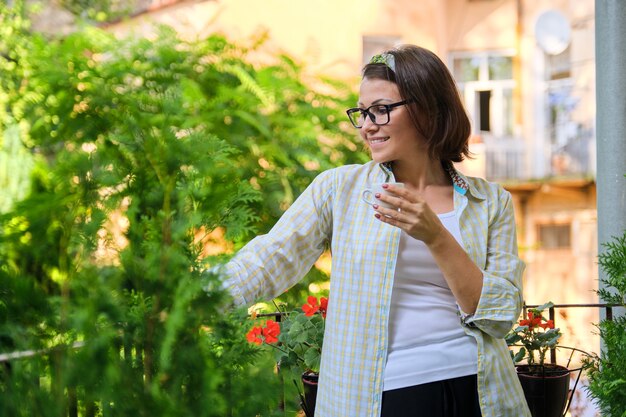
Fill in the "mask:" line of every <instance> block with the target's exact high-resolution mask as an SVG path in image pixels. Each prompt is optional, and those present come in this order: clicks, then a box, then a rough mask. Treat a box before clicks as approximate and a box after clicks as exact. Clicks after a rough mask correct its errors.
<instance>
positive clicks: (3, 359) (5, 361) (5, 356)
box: [0, 304, 615, 417]
mask: <svg viewBox="0 0 626 417" xmlns="http://www.w3.org/2000/svg"><path fill="white" fill-rule="evenodd" d="M535 307H538V305H532V304H524V306H523V313H524V315H526V312H527V310H528V309H529V308H535ZM565 308H600V309H603V310H604V312H605V316H606V318H607V319H608V320H612V318H613V309H614V308H615V306H613V305H609V304H555V305H554V306H553V307H551V308H550V309H549V313H548V314H549V318H550V320H554V321H555V323H556V314H555V311H556V310H557V309H565ZM259 316H265V317H272V318H274V319H275V320H276V321H280V319H281V315H280V313H267V314H262V315H259ZM83 346H84V344H83V343H82V342H77V343H75V344H73V345H69V346H68V345H61V346H57V347H54V348H50V349H44V350H27V351H18V352H5V353H1V354H0V366H5V367H10V365H9V363H10V362H12V361H18V360H24V359H26V358H30V357H35V356H42V357H43V356H48V357H52V356H54V355H55V354H56V353H59V352H60V351H62V350H67V349H80V348H82V347H83ZM568 349H572V350H573V351H579V350H578V349H575V348H568ZM556 353H557V352H556V350H553V351H552V352H551V355H550V361H551V362H552V363H556V361H557V357H556ZM570 359H571V357H570ZM279 376H280V373H279ZM578 378H580V373H579V376H578ZM576 382H577V383H578V380H577V381H576ZM66 395H67V398H66V404H67V416H68V417H77V416H78V403H79V399H78V395H77V389H76V387H74V388H71V389H68V391H67V393H66ZM95 410H96V408H95V406H93V407H88V411H87V412H86V414H85V415H86V416H87V417H90V416H95V415H96V412H95ZM100 412H101V413H102V410H100ZM100 415H102V414H100Z"/></svg>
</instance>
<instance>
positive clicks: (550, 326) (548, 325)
mask: <svg viewBox="0 0 626 417" xmlns="http://www.w3.org/2000/svg"><path fill="white" fill-rule="evenodd" d="M539 327H543V329H544V330H546V329H554V321H553V320H548V321H547V322H545V323H543V324H539Z"/></svg>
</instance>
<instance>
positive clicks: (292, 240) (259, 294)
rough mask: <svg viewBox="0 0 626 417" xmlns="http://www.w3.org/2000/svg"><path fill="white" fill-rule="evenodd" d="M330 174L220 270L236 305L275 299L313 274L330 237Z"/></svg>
mask: <svg viewBox="0 0 626 417" xmlns="http://www.w3.org/2000/svg"><path fill="white" fill-rule="evenodd" d="M333 172H334V171H333V170H329V171H325V172H323V173H322V174H320V175H318V176H317V177H316V178H315V180H313V182H312V183H311V185H309V187H307V189H306V190H305V191H304V192H303V193H302V194H301V195H300V196H299V197H298V198H297V199H296V201H295V202H294V203H293V204H292V205H291V207H289V209H287V211H286V212H285V213H284V214H283V215H282V216H281V218H280V219H279V220H278V222H277V223H276V224H275V225H274V227H273V228H272V229H271V230H270V231H269V232H268V233H267V234H265V235H260V236H257V237H255V238H254V239H252V240H251V241H250V242H249V243H248V244H247V245H246V246H244V247H243V248H242V249H241V250H239V251H238V252H237V253H236V254H235V256H234V257H233V258H232V259H231V260H230V261H229V262H228V263H227V264H226V265H225V266H224V267H222V268H221V271H220V272H221V274H222V276H223V277H224V279H225V281H224V286H225V287H226V288H227V289H228V290H229V292H230V293H231V294H232V295H233V297H234V301H235V303H236V304H238V305H247V304H251V303H253V302H255V301H258V300H261V299H271V298H274V297H277V296H279V295H280V294H282V293H283V292H284V291H286V290H287V289H289V288H290V287H291V286H293V285H294V284H295V283H296V282H298V281H299V280H300V279H302V277H303V276H304V275H305V274H306V273H307V272H308V271H309V270H310V269H311V266H312V265H313V263H314V262H315V261H316V260H317V259H318V258H319V256H320V255H321V254H322V252H323V251H324V249H325V247H326V244H327V242H328V241H329V240H330V237H331V230H332V195H333V177H334V176H333Z"/></svg>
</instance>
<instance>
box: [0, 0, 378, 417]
mask: <svg viewBox="0 0 626 417" xmlns="http://www.w3.org/2000/svg"><path fill="white" fill-rule="evenodd" d="M23 14H24V12H23V10H22V9H21V8H20V7H18V6H15V7H13V8H9V7H7V6H5V5H0V27H2V29H0V30H2V31H3V34H4V35H5V36H3V37H0V69H1V70H2V71H3V76H2V78H1V79H0V134H6V132H9V129H15V128H16V127H18V128H19V129H18V130H19V132H18V133H17V135H18V137H19V139H20V142H21V146H22V148H21V149H22V150H23V151H25V152H26V154H27V155H28V158H26V157H25V160H26V159H28V160H29V161H31V162H30V164H31V166H29V167H27V168H28V169H26V172H27V173H28V175H26V177H27V179H28V185H27V187H26V188H27V191H28V192H25V193H23V194H21V195H18V194H16V193H12V194H10V195H9V196H8V197H7V198H10V201H11V204H10V208H9V209H7V210H8V211H7V212H6V213H4V214H2V215H1V217H0V297H1V298H0V354H9V353H11V352H28V351H30V352H36V354H32V355H30V356H28V357H24V358H21V359H13V360H11V361H8V362H1V365H0V397H1V398H0V415H10V416H61V415H67V412H68V410H69V411H72V408H76V409H77V413H78V414H79V415H84V416H95V415H103V416H111V415H115V416H252V415H257V414H260V415H264V416H270V415H275V414H276V413H280V407H279V406H278V402H279V401H280V399H281V396H282V389H281V388H280V386H279V378H277V376H276V375H275V372H274V363H273V360H272V357H271V355H270V354H265V353H263V352H262V351H260V350H258V349H255V348H254V347H252V346H249V344H247V343H246V342H245V331H246V330H247V328H246V327H244V326H241V323H242V321H243V320H245V314H246V312H245V311H239V310H237V311H230V309H229V307H228V306H229V299H228V296H227V295H226V294H224V292H223V291H222V289H221V283H220V282H218V281H217V278H216V277H214V276H211V275H209V274H206V273H204V272H203V271H205V269H206V267H207V265H208V264H210V263H211V262H212V261H213V260H214V258H217V259H215V260H216V261H217V260H221V259H222V258H224V257H226V256H228V255H227V252H228V251H229V250H228V249H227V248H235V249H236V248H237V247H239V246H240V245H242V244H244V243H245V242H246V241H247V240H249V239H250V238H251V237H252V236H254V235H255V234H256V233H259V232H263V231H265V230H267V229H269V227H271V225H272V224H273V223H274V222H275V221H276V219H277V217H278V216H279V215H280V214H281V213H282V211H283V210H284V209H285V208H286V207H287V206H288V205H289V204H290V203H291V202H292V201H293V199H294V198H295V197H296V196H297V195H298V194H299V193H300V192H301V191H302V190H303V188H304V187H306V185H308V183H309V182H310V181H311V179H312V178H313V177H314V176H315V175H316V174H317V173H318V172H319V171H321V170H323V169H326V168H329V167H331V166H334V165H337V164H343V163H349V162H360V161H364V160H365V159H366V156H365V154H364V153H362V152H360V151H359V149H358V146H357V145H356V143H355V142H354V141H353V140H354V139H353V133H352V132H350V133H347V132H345V131H344V130H343V127H344V126H345V125H347V123H345V122H344V123H339V118H340V117H341V116H342V111H343V108H344V107H346V106H347V103H348V102H354V101H355V100H354V97H353V95H352V94H351V93H350V91H349V90H348V89H347V88H345V87H343V86H341V85H340V84H337V83H330V82H327V83H326V84H325V85H326V90H332V93H324V94H322V93H316V92H314V91H311V90H310V89H309V87H307V85H308V81H307V82H305V78H306V77H304V75H302V71H301V68H300V67H299V66H298V65H297V64H296V63H295V62H294V61H293V60H291V59H290V58H288V57H280V58H279V59H278V60H277V62H276V63H275V64H274V65H268V66H255V65H253V64H251V63H250V62H249V61H248V58H247V54H248V53H249V52H250V51H249V50H248V49H247V48H244V47H239V46H235V45H232V44H230V43H229V42H228V41H227V40H226V39H224V38H222V37H220V36H211V37H209V38H207V39H201V40H198V41H193V42H191V41H183V40H180V39H179V38H178V37H177V35H176V33H175V32H174V31H173V30H172V29H170V28H167V27H163V28H161V29H160V31H159V33H158V35H157V36H156V37H155V38H154V39H152V40H147V39H141V38H138V39H130V38H128V39H121V40H118V39H116V38H114V37H113V36H112V35H110V34H108V33H106V32H103V31H100V30H97V29H94V28H89V27H86V28H85V29H81V30H79V31H77V32H75V33H73V34H71V35H69V36H67V37H65V38H62V39H45V38H44V37H42V36H41V35H38V34H36V33H32V32H30V30H29V28H28V25H27V23H25V22H26V20H25V19H24V18H23ZM317 82H321V81H320V80H318V81H317ZM0 151H6V148H5V147H4V146H0ZM31 167H32V168H31ZM0 175H2V172H0ZM8 175H11V173H10V172H9V173H5V178H0V180H3V179H6V176H8ZM207 239H209V240H210V239H213V240H214V242H213V243H214V244H216V245H217V246H218V247H220V248H221V249H218V250H217V251H216V252H215V253H214V254H213V255H211V256H207V254H206V253H204V250H205V245H204V243H203V242H206V240H207ZM324 278H325V276H324V275H323V274H321V273H320V272H318V271H314V272H313V273H312V274H311V277H309V279H308V280H305V281H304V283H303V284H302V285H303V286H305V285H306V283H307V282H309V281H310V280H311V279H315V280H321V279H324ZM303 288H304V287H299V288H297V289H296V290H297V291H300V290H303ZM289 297H290V295H289V294H287V295H285V298H286V299H289ZM293 298H294V299H295V300H298V302H299V301H300V300H301V299H302V296H301V295H300V293H296V294H295V295H294V296H293ZM288 383H290V382H288Z"/></svg>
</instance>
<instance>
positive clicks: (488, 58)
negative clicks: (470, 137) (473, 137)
mask: <svg viewBox="0 0 626 417" xmlns="http://www.w3.org/2000/svg"><path fill="white" fill-rule="evenodd" d="M452 73H453V75H454V78H455V79H456V81H457V83H458V85H459V90H460V92H461V96H462V98H463V101H464V102H465V106H466V108H467V111H468V113H469V114H470V117H471V119H472V126H473V130H474V132H473V133H475V134H478V135H480V134H482V133H485V132H486V133H490V134H491V135H493V136H498V137H504V136H508V137H511V136H513V132H514V126H513V121H514V113H513V111H514V109H513V88H514V87H515V81H514V79H513V53H512V52H508V51H505V52H488V51H484V52H475V53H467V52H456V53H453V54H452Z"/></svg>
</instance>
